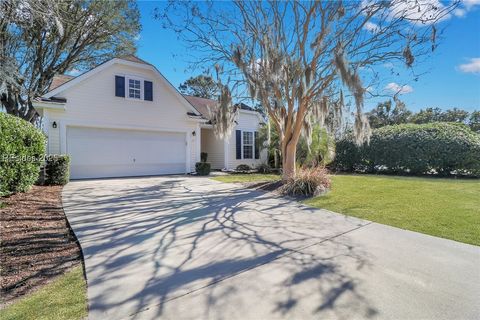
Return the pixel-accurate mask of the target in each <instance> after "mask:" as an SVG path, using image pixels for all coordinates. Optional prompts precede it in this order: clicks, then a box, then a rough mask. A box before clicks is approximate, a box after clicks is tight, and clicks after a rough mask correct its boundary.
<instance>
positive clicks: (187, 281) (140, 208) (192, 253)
mask: <svg viewBox="0 0 480 320" xmlns="http://www.w3.org/2000/svg"><path fill="white" fill-rule="evenodd" d="M63 202H64V208H65V212H66V214H67V217H68V220H69V221H70V223H71V225H72V227H73V230H74V232H75V234H76V235H77V237H78V239H79V240H80V244H81V246H82V248H83V253H84V257H85V267H86V275H87V282H88V298H89V308H90V313H89V314H90V318H91V319H123V318H133V319H159V318H162V319H229V320H230V319H278V318H284V319H352V318H355V319H362V318H378V319H475V318H476V319H478V316H479V315H480V302H479V301H480V300H479V297H480V269H479V268H480V267H479V266H480V247H475V246H470V245H466V244H462V243H458V242H454V241H449V240H445V239H440V238H435V237H430V236H427V235H422V234H419V233H415V232H410V231H405V230H401V229H397V228H392V227H388V226H384V225H380V224H376V223H371V222H368V221H365V220H360V219H355V218H350V217H346V216H343V215H339V214H335V213H332V212H328V211H325V210H318V209H311V208H308V207H305V206H302V205H300V204H298V203H296V202H293V201H288V200H285V199H282V198H279V197H275V196H273V195H272V194H268V193H263V192H260V191H254V190H247V189H243V188H241V186H239V185H233V184H225V183H219V182H216V181H213V180H210V179H208V178H195V177H185V176H178V177H177V176H170V177H154V178H136V179H112V180H91V181H75V182H71V183H69V184H68V185H67V186H66V187H65V188H64V191H63Z"/></svg>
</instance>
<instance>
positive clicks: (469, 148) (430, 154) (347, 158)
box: [333, 123, 480, 176]
mask: <svg viewBox="0 0 480 320" xmlns="http://www.w3.org/2000/svg"><path fill="white" fill-rule="evenodd" d="M333 167H334V168H335V169H336V170H339V171H349V172H383V173H395V174H414V175H423V174H438V175H452V174H455V175H467V176H480V135H479V134H477V133H475V132H473V131H472V130H470V129H469V128H468V127H466V126H465V125H462V124H454V123H428V124H402V125H394V126H386V127H382V128H379V129H376V130H374V131H373V134H372V137H371V139H370V143H369V144H364V145H362V146H357V145H356V144H355V143H354V142H353V139H352V137H351V136H347V137H346V138H344V139H342V140H340V141H337V144H336V158H335V161H334V164H333Z"/></svg>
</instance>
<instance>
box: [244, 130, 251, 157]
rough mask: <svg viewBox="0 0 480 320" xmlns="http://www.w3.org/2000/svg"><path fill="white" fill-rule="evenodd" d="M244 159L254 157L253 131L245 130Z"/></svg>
mask: <svg viewBox="0 0 480 320" xmlns="http://www.w3.org/2000/svg"><path fill="white" fill-rule="evenodd" d="M242 133H243V139H242V148H243V159H253V132H250V131H243V132H242Z"/></svg>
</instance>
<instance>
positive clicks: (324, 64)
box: [157, 0, 457, 179]
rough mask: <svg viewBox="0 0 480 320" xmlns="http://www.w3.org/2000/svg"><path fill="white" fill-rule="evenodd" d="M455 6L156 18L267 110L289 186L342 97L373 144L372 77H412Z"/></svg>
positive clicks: (403, 3) (182, 9) (203, 8)
mask: <svg viewBox="0 0 480 320" xmlns="http://www.w3.org/2000/svg"><path fill="white" fill-rule="evenodd" d="M456 5H457V3H455V2H450V3H448V4H441V3H440V2H438V1H435V0H430V1H427V0H391V1H369V0H364V1H361V2H360V1H303V2H297V1H235V2H228V3H226V2H203V3H196V2H171V3H170V4H169V5H168V6H167V7H166V8H165V9H164V10H160V9H158V10H157V18H158V19H160V20H161V21H162V22H163V24H164V26H165V27H167V28H171V29H173V30H174V31H176V32H177V33H178V35H179V37H180V38H181V39H182V40H184V42H185V44H186V45H187V47H188V50H187V52H189V53H190V54H191V55H196V56H197V59H196V61H195V62H196V65H198V66H199V67H201V68H206V67H207V66H208V65H210V66H214V65H215V66H216V69H217V70H220V71H221V73H222V75H223V77H222V79H224V82H226V81H227V80H228V82H227V84H226V85H228V86H229V88H231V90H232V92H234V89H232V88H244V89H247V90H248V92H249V95H250V96H251V97H252V98H253V99H255V100H257V101H258V102H259V103H260V104H261V105H262V106H263V107H264V108H265V111H266V113H267V114H268V116H269V118H270V120H271V121H272V123H273V125H274V126H275V127H276V129H277V131H278V134H279V139H280V145H281V152H282V161H283V178H284V179H287V178H290V177H293V176H295V167H296V165H295V158H296V149H297V143H298V141H299V138H300V136H301V134H303V135H304V136H306V137H309V136H310V135H311V131H312V130H311V129H312V125H313V124H315V123H322V122H323V121H324V120H325V118H326V117H327V115H329V114H332V113H335V114H338V115H339V114H340V113H341V111H342V110H344V109H345V106H344V105H345V104H344V102H343V101H344V99H347V98H348V97H346V94H344V92H343V91H344V90H343V88H346V89H347V90H346V92H345V93H347V92H348V93H350V95H351V97H352V100H353V101H354V103H355V106H356V110H355V123H354V132H355V136H356V138H357V141H358V142H361V141H364V140H368V138H369V132H370V128H369V125H368V120H367V118H366V117H365V115H364V114H363V111H362V107H363V100H364V96H365V94H366V92H369V93H371V92H373V91H374V89H375V88H373V87H369V88H367V86H366V85H365V84H364V79H365V78H366V75H367V72H368V71H369V70H370V71H371V70H374V68H375V67H376V66H379V65H384V64H386V63H395V64H397V65H398V64H399V63H400V62H401V63H402V64H403V65H404V66H405V67H406V68H412V67H413V66H414V65H415V63H416V61H417V60H418V58H419V57H425V55H427V54H429V53H431V52H432V51H433V50H434V49H435V48H436V46H437V41H436V39H437V34H438V24H437V23H438V22H439V21H441V20H442V19H444V18H446V17H448V16H449V15H450V12H451V11H452V10H453V9H454V8H455V6H456ZM233 95H234V96H235V93H233ZM223 96H224V97H227V98H230V96H231V95H228V94H225V95H223ZM221 105H222V106H224V107H225V106H227V105H230V106H231V103H230V104H226V103H223V102H222V103H221ZM230 110H231V108H230ZM218 112H219V113H222V112H223V113H225V112H229V111H228V110H225V108H218ZM219 118H222V119H229V117H226V116H222V117H219ZM221 126H222V127H224V128H231V126H225V125H224V124H221Z"/></svg>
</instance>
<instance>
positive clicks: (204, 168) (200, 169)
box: [195, 162, 210, 176]
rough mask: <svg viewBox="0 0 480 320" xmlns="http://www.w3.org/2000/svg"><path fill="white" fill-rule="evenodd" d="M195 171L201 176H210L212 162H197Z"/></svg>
mask: <svg viewBox="0 0 480 320" xmlns="http://www.w3.org/2000/svg"><path fill="white" fill-rule="evenodd" d="M195 171H196V172H197V175H199V176H208V175H209V174H210V163H208V162H197V163H195Z"/></svg>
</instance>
